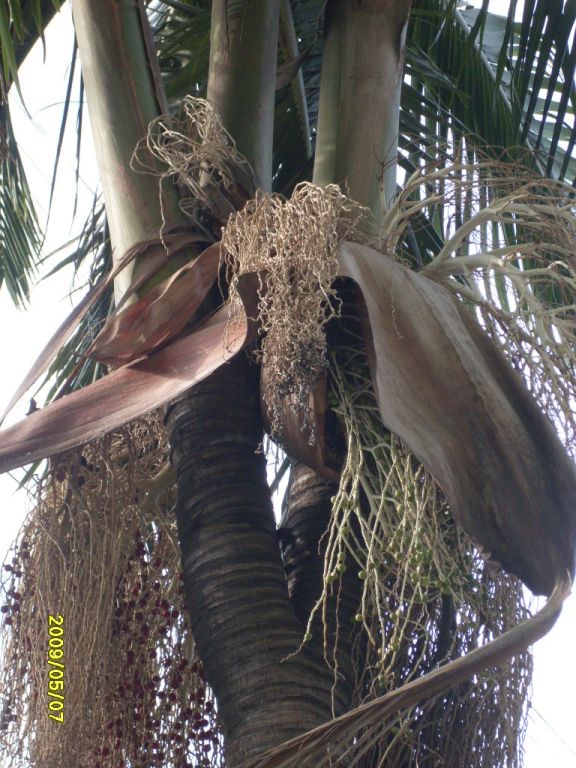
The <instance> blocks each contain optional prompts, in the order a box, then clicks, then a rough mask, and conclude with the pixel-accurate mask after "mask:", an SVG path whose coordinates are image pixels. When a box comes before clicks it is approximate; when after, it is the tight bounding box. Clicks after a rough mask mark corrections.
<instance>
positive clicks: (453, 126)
mask: <svg viewBox="0 0 576 768" xmlns="http://www.w3.org/2000/svg"><path fill="white" fill-rule="evenodd" d="M516 5H517V3H516V2H512V3H510V8H509V13H508V16H507V17H504V16H498V15H496V14H493V13H488V12H487V11H486V10H485V9H482V10H478V9H473V8H465V9H462V10H459V8H458V7H457V5H456V3H455V2H452V0H450V1H449V2H447V3H442V2H438V0H423V2H421V3H418V4H417V6H416V7H415V8H414V10H413V13H412V21H411V25H410V33H409V42H408V54H407V67H406V72H407V75H408V76H409V84H408V87H407V88H405V89H404V94H403V107H404V109H403V115H402V125H401V132H402V133H404V132H406V133H407V134H412V135H414V133H415V129H416V128H418V131H417V133H418V134H419V136H420V139H419V141H420V144H421V145H422V147H423V148H426V147H428V148H430V147H433V146H438V145H440V146H443V145H445V140H446V135H447V130H448V129H450V131H451V135H452V136H453V137H455V138H456V139H457V138H459V137H460V136H462V135H463V134H473V135H474V136H475V137H476V141H477V142H478V144H480V145H482V146H484V147H490V146H492V147H499V148H502V147H505V148H508V149H510V148H512V147H515V146H518V147H523V148H525V149H526V148H527V149H529V150H531V152H532V153H533V156H534V166H535V169H537V170H538V171H539V172H540V173H542V174H543V175H546V176H551V177H554V178H566V179H567V180H568V181H570V182H573V181H574V179H575V178H576V162H575V160H574V159H573V158H572V154H573V149H574V146H575V145H576V126H575V121H574V107H575V104H576V90H575V85H574V77H575V75H576V50H575V48H574V45H573V42H572V39H573V35H574V28H575V24H576V5H575V4H574V3H573V2H562V0H554V2H547V0H528V2H526V3H525V6H524V14H523V17H522V20H521V21H515V20H514V14H515V9H516ZM434 107H435V108H436V117H434V113H433V109H434Z"/></svg>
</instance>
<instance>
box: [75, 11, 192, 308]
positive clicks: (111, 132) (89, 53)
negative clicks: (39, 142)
mask: <svg viewBox="0 0 576 768" xmlns="http://www.w3.org/2000/svg"><path fill="white" fill-rule="evenodd" d="M139 2H140V0H139ZM139 2H138V3H136V2H133V0H99V2H98V3H94V2H92V0H74V1H73V6H72V10H73V16H74V27H75V30H76V36H77V39H78V49H79V52H80V58H81V61H82V73H83V77H84V82H85V86H86V97H87V101H88V110H89V114H90V123H91V126H92V133H93V135H94V145H95V150H96V158H97V162H98V168H99V170H100V179H101V182H102V188H103V191H104V201H105V204H106V216H107V219H108V224H109V227H110V237H111V240H112V247H113V250H114V257H115V259H119V258H121V257H122V256H123V255H124V253H126V251H127V250H128V249H129V248H131V247H133V246H134V245H137V244H138V243H141V242H144V241H146V240H150V239H156V238H158V236H159V233H160V232H161V231H162V229H165V230H166V229H171V228H174V227H176V226H183V225H184V224H185V221H184V219H183V215H182V214H181V212H180V211H179V209H178V197H177V193H176V189H175V188H173V187H168V186H167V185H163V187H162V190H161V191H160V190H159V183H158V179H157V178H156V177H155V176H153V175H144V174H142V173H137V172H135V171H133V170H132V169H131V167H130V161H131V159H132V155H133V153H134V150H135V148H136V145H137V144H138V142H139V141H141V140H142V139H143V138H144V137H145V136H146V133H147V131H148V125H149V123H150V122H151V120H153V119H154V118H155V117H158V115H159V114H161V113H162V111H163V110H164V99H163V96H162V93H161V92H160V91H159V79H158V77H155V76H154V69H153V64H155V62H153V60H152V59H151V57H150V55H149V48H148V47H147V44H146V32H147V30H146V28H145V26H144V25H145V23H146V19H145V16H144V15H143V7H142V6H141V5H140V4H139ZM156 66H157V64H156ZM147 163H148V164H149V165H150V166H151V167H154V161H153V159H152V158H150V159H149V162H148V159H147ZM160 193H161V194H160ZM148 266H149V265H148V263H147V258H146V257H143V258H140V259H138V260H136V261H135V262H134V264H133V265H132V266H131V267H129V268H127V269H126V270H124V271H123V272H122V273H121V274H120V275H119V276H118V278H117V280H116V281H115V293H116V299H117V300H119V299H120V297H121V296H122V295H123V294H124V292H125V291H126V289H127V288H128V287H129V286H130V284H131V283H132V281H133V280H134V279H135V278H136V277H137V275H138V274H142V273H143V272H145V271H146V270H147V268H148Z"/></svg>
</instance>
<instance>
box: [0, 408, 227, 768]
mask: <svg viewBox="0 0 576 768" xmlns="http://www.w3.org/2000/svg"><path fill="white" fill-rule="evenodd" d="M166 460H167V446H166V440H165V436H164V434H163V431H162V428H161V425H160V421H159V419H158V417H156V416H151V417H147V418H145V419H142V420H140V421H138V422H135V423H133V424H131V425H130V426H128V427H126V428H124V429H123V430H121V431H119V432H117V433H113V434H111V435H109V436H107V437H106V438H103V439H101V440H97V441H95V442H93V443H91V444H88V445H86V446H84V447H83V449H82V452H81V453H77V454H76V453H75V454H73V455H70V456H66V457H62V458H61V460H60V461H59V462H58V463H55V464H54V466H53V468H52V470H51V472H50V473H49V475H48V476H47V479H46V480H45V481H44V483H43V485H42V488H41V489H40V491H39V497H38V500H37V503H36V506H35V507H34V509H33V510H32V512H31V513H30V515H29V516H28V519H27V520H26V522H25V524H24V526H23V528H22V531H21V533H20V536H19V539H18V541H17V543H16V544H15V546H14V550H13V556H12V560H11V562H9V563H6V564H5V566H4V575H5V578H4V581H3V585H2V591H3V597H4V600H3V602H4V605H3V608H2V614H3V623H4V625H5V626H4V632H3V634H4V658H3V677H2V700H3V704H4V710H3V713H2V718H3V726H4V727H3V732H2V735H1V740H0V754H2V758H3V760H2V762H3V765H6V766H7V768H8V766H14V767H16V766H27V767H28V766H30V768H33V767H35V766H42V768H52V767H54V768H56V766H61V765H77V766H79V768H82V767H83V766H86V768H117V767H118V766H122V768H124V766H125V765H128V764H129V765H131V766H134V768H136V767H137V766H141V767H142V768H143V766H146V768H153V767H154V766H158V768H159V767H160V766H164V765H166V764H168V763H169V764H170V765H173V766H174V767H175V768H186V767H188V768H189V767H190V766H192V765H195V766H208V765H210V766H214V765H218V764H219V763H220V762H221V759H222V756H221V744H222V740H221V735H220V731H219V726H218V723H217V719H216V713H215V708H214V703H213V700H212V697H211V692H210V689H209V688H208V687H207V686H206V682H205V680H204V676H203V672H202V666H201V664H200V662H199V660H198V658H197V657H196V654H195V650H194V643H193V640H192V636H191V633H190V628H189V623H188V618H187V616H186V613H185V609H184V599H183V582H182V575H181V566H180V553H179V549H178V545H177V541H176V530H175V520H174V517H173V515H172V505H173V500H174V499H173V497H174V489H173V487H172V483H171V482H168V483H165V482H164V478H165V476H166V471H165V470H164V469H162V467H163V466H164V464H165V462H166ZM154 478H156V479H154ZM49 614H52V615H55V616H56V615H61V616H62V617H63V625H62V626H63V629H64V632H63V635H62V637H63V641H64V642H63V657H62V662H63V664H64V687H63V694H64V722H63V723H59V722H55V721H54V720H50V719H49V718H48V716H47V715H48V711H49V709H48V707H49V698H48V679H49V665H48V647H49V646H48V642H49V628H48V615H49Z"/></svg>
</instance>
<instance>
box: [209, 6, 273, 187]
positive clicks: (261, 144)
mask: <svg viewBox="0 0 576 768" xmlns="http://www.w3.org/2000/svg"><path fill="white" fill-rule="evenodd" d="M227 5H228V3H227V2H226V0H214V2H213V3H212V28H211V35H210V70H209V76H208V100H209V101H210V102H211V103H212V104H213V106H214V108H215V109H216V111H217V112H218V113H219V114H220V116H221V118H222V121H223V123H224V127H225V128H226V130H227V131H228V132H229V133H230V134H231V136H232V137H233V138H234V141H235V142H236V146H237V148H238V150H239V151H240V152H241V153H242V154H243V155H244V157H245V158H246V159H247V160H248V162H249V163H250V164H251V166H252V168H253V170H254V174H255V180H256V186H257V187H260V188H261V189H264V190H268V191H269V190H270V189H271V187H272V138H273V123H274V92H275V86H276V76H275V73H276V58H277V47H278V20H279V15H280V0H244V3H242V4H241V7H239V8H237V9H236V14H235V16H234V18H231V19H230V18H228V15H229V11H228V9H227Z"/></svg>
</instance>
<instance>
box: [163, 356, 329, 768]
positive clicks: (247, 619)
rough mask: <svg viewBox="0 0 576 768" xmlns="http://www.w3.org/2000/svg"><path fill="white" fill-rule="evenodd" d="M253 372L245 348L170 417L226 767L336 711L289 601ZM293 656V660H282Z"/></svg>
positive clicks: (199, 636)
mask: <svg viewBox="0 0 576 768" xmlns="http://www.w3.org/2000/svg"><path fill="white" fill-rule="evenodd" d="M258 391H259V390H258V372H257V369H256V368H255V366H253V365H251V364H250V363H249V361H248V360H247V359H246V358H245V357H243V356H240V357H238V358H237V359H235V360H234V361H232V362H231V363H230V364H228V365H227V366H225V367H224V368H222V369H220V370H219V371H217V372H216V373H214V374H212V376H210V377H209V378H208V379H207V380H206V381H204V382H202V383H201V384H200V385H198V386H196V387H195V389H194V391H193V392H192V393H191V394H189V395H187V396H186V397H185V398H183V399H182V400H179V401H178V402H176V403H175V404H173V405H172V406H171V407H170V408H169V410H168V412H167V416H166V422H167V427H168V431H169V434H170V435H171V443H172V461H173V463H174V466H175V468H176V472H177V476H178V499H179V500H178V505H177V519H178V531H179V537H180V546H181V549H182V561H183V568H184V574H185V582H184V584H185V594H186V602H187V606H188V609H189V611H190V616H191V621H192V632H193V635H194V639H195V641H196V644H197V647H198V651H199V654H200V656H201V658H202V660H203V662H204V667H205V672H206V677H207V680H208V681H209V683H210V685H211V686H212V688H213V690H214V692H215V694H216V698H217V700H218V707H219V714H220V717H221V720H222V723H223V728H224V733H225V743H226V753H227V765H229V766H231V767H232V766H234V765H237V764H238V763H239V762H241V761H242V760H243V759H245V758H247V757H250V756H254V755H256V754H258V753H259V752H262V751H263V750H265V749H267V748H269V747H272V746H274V745H277V744H279V743H280V742H282V741H283V740H285V739H288V738H290V737H291V736H294V735H296V734H298V733H301V732H302V731H304V730H306V729H308V728H311V727H313V726H314V725H317V724H319V723H320V722H322V721H324V720H326V719H327V718H329V717H330V716H331V711H332V710H331V692H330V689H331V686H332V673H331V672H330V670H329V669H328V668H327V666H326V664H325V662H324V661H323V659H322V658H321V655H320V653H319V652H318V650H317V649H314V648H313V647H311V646H309V645H305V646H304V648H303V649H302V650H301V651H300V652H299V653H298V654H296V655H295V656H290V654H293V653H294V652H295V651H296V650H297V648H298V647H299V645H300V642H301V640H302V636H303V632H304V625H303V624H302V623H301V622H300V621H299V620H298V619H297V617H296V615H295V612H294V611H293V609H292V606H291V604H290V600H289V597H288V589H287V584H286V577H285V572H284V568H283V565H282V561H281V558H280V550H279V546H278V537H277V533H276V526H275V522H274V515H273V511H272V507H271V503H270V496H269V492H268V486H267V483H266V473H265V459H264V456H263V455H262V454H261V453H258V452H257V449H258V446H259V444H260V442H261V439H262V426H261V420H260V404H259V395H258ZM288 657H290V658H288Z"/></svg>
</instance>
